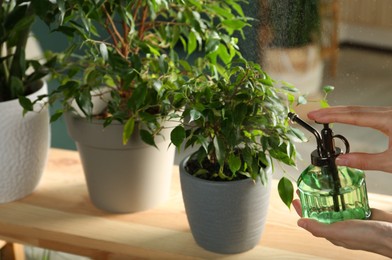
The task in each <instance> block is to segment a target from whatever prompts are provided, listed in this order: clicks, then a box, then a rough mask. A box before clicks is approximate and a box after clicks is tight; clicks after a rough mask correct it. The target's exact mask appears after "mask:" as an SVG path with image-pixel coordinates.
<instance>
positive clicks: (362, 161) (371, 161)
mask: <svg viewBox="0 0 392 260" xmlns="http://www.w3.org/2000/svg"><path fill="white" fill-rule="evenodd" d="M390 158H392V150H387V151H385V152H383V153H376V154H368V153H348V154H341V155H339V156H338V157H337V158H336V164H337V165H341V166H348V167H352V168H357V169H362V170H378V171H385V172H392V160H391V159H390Z"/></svg>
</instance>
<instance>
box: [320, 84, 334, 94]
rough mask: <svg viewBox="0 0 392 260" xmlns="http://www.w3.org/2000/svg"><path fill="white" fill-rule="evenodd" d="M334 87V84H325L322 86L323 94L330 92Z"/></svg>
mask: <svg viewBox="0 0 392 260" xmlns="http://www.w3.org/2000/svg"><path fill="white" fill-rule="evenodd" d="M334 89H335V87H334V86H330V85H327V86H324V87H323V91H324V93H325V94H328V93H331V92H332V91H333V90H334Z"/></svg>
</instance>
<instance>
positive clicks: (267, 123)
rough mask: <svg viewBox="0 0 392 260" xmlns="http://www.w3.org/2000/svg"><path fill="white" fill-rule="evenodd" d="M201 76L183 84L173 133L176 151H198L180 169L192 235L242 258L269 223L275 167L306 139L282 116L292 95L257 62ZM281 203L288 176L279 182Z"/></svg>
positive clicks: (288, 197) (287, 194)
mask: <svg viewBox="0 0 392 260" xmlns="http://www.w3.org/2000/svg"><path fill="white" fill-rule="evenodd" d="M208 70H209V69H205V68H204V69H200V73H199V74H197V75H196V76H195V77H193V78H190V79H189V80H188V81H187V82H186V84H185V85H184V86H183V93H184V94H183V98H184V100H186V101H185V102H186V104H187V105H186V106H185V108H184V111H183V112H182V118H183V120H182V124H180V125H178V126H177V127H175V128H174V129H173V130H172V132H171V140H172V143H173V144H175V145H176V146H177V147H181V145H183V144H185V148H189V147H192V146H197V147H199V148H198V150H197V151H196V152H194V153H193V154H191V155H190V156H189V157H187V158H185V159H184V160H183V161H182V162H181V164H180V180H181V188H182V193H183V198H184V204H185V209H186V213H187V217H188V221H189V224H190V227H191V231H192V234H193V236H194V239H195V240H196V242H197V243H198V244H199V245H200V246H202V247H203V248H205V249H207V250H210V251H213V252H217V253H239V252H243V251H246V250H249V249H251V248H253V247H254V246H255V245H256V244H257V243H259V240H260V237H261V234H262V231H263V228H264V223H265V220H266V215H267V210H268V204H269V194H270V186H271V183H270V182H271V173H272V169H273V168H274V167H273V162H274V161H277V162H282V163H285V164H288V165H291V166H294V165H295V156H296V149H295V146H294V144H293V141H294V140H295V139H297V140H298V139H301V140H304V138H303V134H302V133H301V132H299V131H298V130H296V129H293V128H291V126H290V125H289V122H288V118H287V112H288V111H290V104H292V103H293V102H295V99H296V98H295V95H297V90H296V89H295V88H294V87H292V86H289V85H287V86H285V85H284V86H279V85H277V84H275V82H274V81H273V80H272V79H271V78H270V77H269V76H268V75H267V74H266V73H265V72H264V71H263V70H262V69H261V68H260V66H259V65H258V64H255V63H252V62H246V61H245V60H240V61H239V62H237V63H233V64H232V65H231V66H230V67H228V68H227V69H226V73H225V74H222V75H210V74H208V73H206V72H205V71H208ZM279 192H280V194H281V197H282V199H283V200H284V201H285V203H286V204H288V205H289V204H290V203H291V201H292V198H293V188H292V185H291V182H290V181H289V180H288V179H287V178H285V177H284V178H282V180H281V181H280V182H279Z"/></svg>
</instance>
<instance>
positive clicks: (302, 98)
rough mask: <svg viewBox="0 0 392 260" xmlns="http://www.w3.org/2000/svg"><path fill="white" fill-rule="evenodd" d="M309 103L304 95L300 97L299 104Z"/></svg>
mask: <svg viewBox="0 0 392 260" xmlns="http://www.w3.org/2000/svg"><path fill="white" fill-rule="evenodd" d="M307 103H308V101H307V100H306V98H305V97H304V96H299V97H298V104H301V105H305V104H307Z"/></svg>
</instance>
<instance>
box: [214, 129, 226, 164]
mask: <svg viewBox="0 0 392 260" xmlns="http://www.w3.org/2000/svg"><path fill="white" fill-rule="evenodd" d="M213 143H214V148H215V155H216V159H217V160H218V162H219V164H220V165H223V164H224V162H225V154H226V151H225V146H224V145H223V142H222V141H221V140H220V139H219V138H218V137H216V136H215V137H214V140H213Z"/></svg>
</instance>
